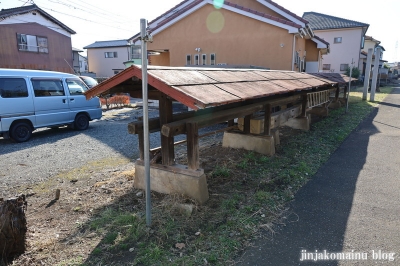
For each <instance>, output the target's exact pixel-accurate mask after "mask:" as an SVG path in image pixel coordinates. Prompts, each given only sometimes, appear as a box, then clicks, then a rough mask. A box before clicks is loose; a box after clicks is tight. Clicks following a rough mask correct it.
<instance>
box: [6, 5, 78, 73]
mask: <svg viewBox="0 0 400 266" xmlns="http://www.w3.org/2000/svg"><path fill="white" fill-rule="evenodd" d="M72 34H75V31H73V30H72V29H70V28H69V27H67V26H66V25H64V24H63V23H61V22H60V21H58V20H57V19H56V18H54V17H53V16H51V15H49V14H48V13H46V12H45V11H43V10H42V9H40V8H39V7H38V6H37V5H29V6H22V7H16V8H10V9H2V10H0V36H1V39H0V68H19V69H43V70H54V71H61V72H67V73H73V70H72V68H71V66H72V65H73V60H72V52H71V51H72V45H71V35H72Z"/></svg>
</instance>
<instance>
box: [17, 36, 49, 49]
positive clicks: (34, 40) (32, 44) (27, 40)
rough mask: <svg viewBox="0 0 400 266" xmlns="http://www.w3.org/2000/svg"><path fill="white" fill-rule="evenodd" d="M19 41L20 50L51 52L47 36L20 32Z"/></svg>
mask: <svg viewBox="0 0 400 266" xmlns="http://www.w3.org/2000/svg"><path fill="white" fill-rule="evenodd" d="M17 43H18V50H19V51H27V52H36V53H37V52H39V53H45V54H48V53H49V49H48V42H47V38H46V37H39V36H34V35H28V34H20V33H18V34H17Z"/></svg>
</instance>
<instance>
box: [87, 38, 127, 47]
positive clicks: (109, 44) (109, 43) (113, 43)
mask: <svg viewBox="0 0 400 266" xmlns="http://www.w3.org/2000/svg"><path fill="white" fill-rule="evenodd" d="M123 46H129V43H128V41H127V40H114V41H97V42H95V43H92V44H90V45H87V46H85V47H83V49H90V48H104V47H123Z"/></svg>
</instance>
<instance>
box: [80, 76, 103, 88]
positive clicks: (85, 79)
mask: <svg viewBox="0 0 400 266" xmlns="http://www.w3.org/2000/svg"><path fill="white" fill-rule="evenodd" d="M79 77H80V78H81V80H82V81H83V82H85V84H86V85H87V86H88V87H89V89H90V88H92V87H94V86H96V85H97V84H99V83H98V82H97V80H95V79H94V78H92V77H88V76H79Z"/></svg>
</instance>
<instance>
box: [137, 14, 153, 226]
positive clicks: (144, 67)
mask: <svg viewBox="0 0 400 266" xmlns="http://www.w3.org/2000/svg"><path fill="white" fill-rule="evenodd" d="M146 28H147V20H146V19H143V18H142V19H141V20H140V36H141V45H142V94H143V134H144V145H143V146H144V177H145V180H146V224H147V226H151V189H150V142H149V106H148V103H149V101H148V98H149V97H148V91H147V43H146V42H147V41H148V36H147V32H146Z"/></svg>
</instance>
